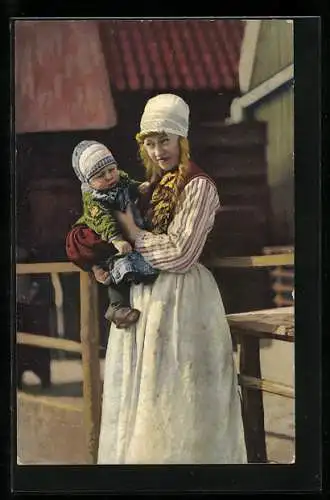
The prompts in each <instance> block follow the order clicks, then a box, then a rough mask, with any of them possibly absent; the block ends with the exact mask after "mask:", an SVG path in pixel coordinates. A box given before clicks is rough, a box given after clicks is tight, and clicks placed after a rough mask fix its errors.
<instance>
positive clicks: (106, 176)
mask: <svg viewBox="0 0 330 500" xmlns="http://www.w3.org/2000/svg"><path fill="white" fill-rule="evenodd" d="M118 181H119V171H118V168H117V166H116V165H107V166H106V167H104V168H102V170H100V171H99V172H98V173H97V174H96V175H93V177H92V178H91V179H90V181H89V185H90V186H91V187H92V188H93V189H96V190H97V191H106V190H107V189H110V188H112V187H113V186H115V185H116V184H117V182H118Z"/></svg>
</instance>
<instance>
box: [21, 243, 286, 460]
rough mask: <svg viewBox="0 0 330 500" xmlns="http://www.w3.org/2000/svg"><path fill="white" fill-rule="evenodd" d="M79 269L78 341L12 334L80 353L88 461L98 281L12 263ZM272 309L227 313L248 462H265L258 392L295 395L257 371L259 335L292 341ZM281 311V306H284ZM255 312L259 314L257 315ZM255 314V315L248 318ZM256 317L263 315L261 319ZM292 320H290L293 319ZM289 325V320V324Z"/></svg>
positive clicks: (94, 405) (96, 419)
mask: <svg viewBox="0 0 330 500" xmlns="http://www.w3.org/2000/svg"><path fill="white" fill-rule="evenodd" d="M293 263H294V255H293V253H289V254H278V255H262V256H249V257H227V258H219V259H213V260H212V262H210V263H209V264H210V267H213V268H217V267H227V268H230V267H233V268H238V267H241V268H246V267H273V266H279V265H280V266H286V265H288V266H292V265H293ZM77 272H78V273H80V342H74V341H71V340H67V339H59V338H56V339H55V338H50V337H46V336H40V335H33V334H30V333H29V334H28V333H24V332H17V337H16V340H17V342H18V343H20V344H28V345H34V346H38V347H43V348H47V349H49V348H51V349H60V350H65V351H70V352H77V353H81V355H82V366H83V396H84V422H85V430H86V439H87V446H88V453H89V456H88V461H89V463H91V464H95V463H96V462H97V449H98V437H99V426H100V413H101V393H100V390H101V377H100V359H99V324H98V304H97V284H96V282H95V281H94V280H93V279H92V277H91V276H90V275H89V274H88V273H86V272H83V271H81V270H80V269H79V268H77V267H76V266H74V265H73V264H71V263H67V262H64V263H38V264H17V266H16V273H17V274H18V275H21V274H51V273H77ZM275 311H276V309H275V310H269V311H259V312H258V313H245V314H230V315H228V316H227V318H228V322H229V326H230V328H231V331H232V334H233V335H236V336H238V338H239V342H240V373H239V383H240V385H241V386H242V395H243V419H244V427H245V434H246V441H247V448H248V458H249V461H251V462H266V461H267V454H266V444H265V430H264V412H263V400H262V391H265V392H269V393H272V394H277V395H281V396H283V397H288V398H294V389H293V388H292V387H290V386H287V385H284V384H279V383H276V382H273V381H269V380H265V379H262V377H261V370H260V345H259V340H260V338H271V339H275V340H282V341H287V342H293V341H294V333H293V330H294V329H292V328H289V329H288V328H287V325H281V324H280V323H281V321H280V322H277V323H276V320H275V322H274V321H270V322H269V321H265V315H266V316H267V315H268V316H270V315H272V314H274V312H275ZM283 312H285V311H284V309H283ZM287 313H288V317H289V323H290V321H291V320H292V321H293V308H291V309H290V311H287ZM258 314H259V317H258ZM253 316H254V318H253ZM260 316H263V317H264V319H263V320H261V319H260ZM292 321H291V323H292ZM291 323H290V324H291Z"/></svg>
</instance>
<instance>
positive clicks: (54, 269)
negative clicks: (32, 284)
mask: <svg viewBox="0 0 330 500" xmlns="http://www.w3.org/2000/svg"><path fill="white" fill-rule="evenodd" d="M76 272H81V270H80V269H79V267H77V266H75V265H74V264H72V263H71V262H36V263H33V264H16V274H50V273H76Z"/></svg>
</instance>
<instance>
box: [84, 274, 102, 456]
mask: <svg viewBox="0 0 330 500" xmlns="http://www.w3.org/2000/svg"><path fill="white" fill-rule="evenodd" d="M93 286H96V283H95V282H93V281H92V278H91V276H90V275H89V274H88V273H80V336H81V344H82V363H83V393H84V419H85V428H86V437H87V447H88V451H89V462H90V463H91V464H96V463H97V451H98V438H99V422H100V407H101V403H100V401H101V400H100V395H101V383H100V360H99V332H98V329H96V328H95V320H94V318H95V316H94V315H95V314H96V313H95V312H93V305H94V304H95V295H94V292H93Z"/></svg>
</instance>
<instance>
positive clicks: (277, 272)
mask: <svg viewBox="0 0 330 500" xmlns="http://www.w3.org/2000/svg"><path fill="white" fill-rule="evenodd" d="M294 274H295V273H294V270H293V269H285V268H282V267H277V268H276V269H273V270H272V271H270V275H271V276H272V278H289V279H292V280H293V278H294Z"/></svg>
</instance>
